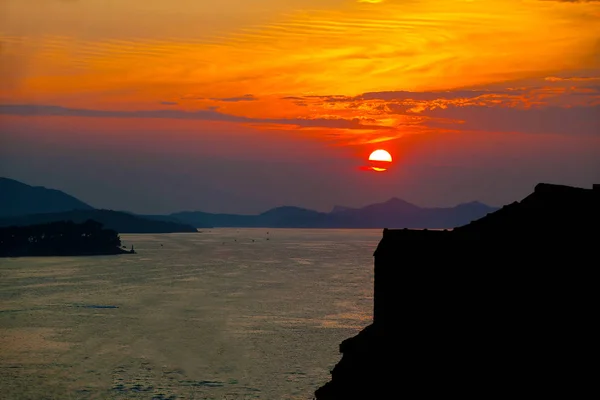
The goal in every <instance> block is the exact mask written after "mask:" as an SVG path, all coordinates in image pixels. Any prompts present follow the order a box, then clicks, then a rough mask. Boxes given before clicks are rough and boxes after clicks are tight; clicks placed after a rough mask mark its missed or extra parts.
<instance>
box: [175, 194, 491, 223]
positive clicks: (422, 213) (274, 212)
mask: <svg viewBox="0 0 600 400" xmlns="http://www.w3.org/2000/svg"><path fill="white" fill-rule="evenodd" d="M496 210H497V208H495V207H490V206H488V205H485V204H482V203H479V202H471V203H465V204H459V205H457V206H455V207H447V208H425V207H419V206H416V205H414V204H411V203H408V202H406V201H404V200H401V199H398V198H392V199H390V200H388V201H386V202H384V203H377V204H371V205H368V206H366V207H362V208H349V207H342V206H335V207H334V208H333V210H332V211H331V212H328V213H324V212H319V211H314V210H308V209H305V208H300V207H290V206H284V207H277V208H273V209H271V210H268V211H266V212H264V213H262V214H257V215H238V214H211V213H206V212H201V211H188V212H180V213H175V214H171V216H173V217H175V218H177V219H178V220H180V221H183V222H186V223H188V224H190V225H194V226H196V227H202V226H206V225H209V226H212V227H215V228H216V227H223V228H225V227H229V228H363V229H369V228H370V229H373V228H375V229H377V228H382V227H384V226H387V227H391V228H415V229H419V228H430V229H435V228H439V229H442V228H452V227H455V226H458V225H463V224H466V223H469V222H471V221H473V220H476V219H479V218H481V217H483V216H485V215H487V214H488V213H491V212H494V211H496Z"/></svg>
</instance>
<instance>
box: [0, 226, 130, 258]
mask: <svg viewBox="0 0 600 400" xmlns="http://www.w3.org/2000/svg"><path fill="white" fill-rule="evenodd" d="M131 253H134V250H133V248H132V249H131V251H126V250H123V249H122V248H121V239H120V238H119V234H118V233H117V232H116V231H114V230H111V229H103V228H102V224H100V223H98V222H96V221H92V220H89V221H86V222H84V223H81V224H76V223H73V222H71V221H62V222H53V223H48V224H40V225H30V226H11V227H6V228H0V257H33V256H93V255H115V254H131Z"/></svg>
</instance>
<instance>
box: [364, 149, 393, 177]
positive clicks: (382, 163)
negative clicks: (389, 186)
mask: <svg viewBox="0 0 600 400" xmlns="http://www.w3.org/2000/svg"><path fill="white" fill-rule="evenodd" d="M391 162H392V156H391V155H390V153H388V152H387V151H385V150H381V149H379V150H375V151H374V152H372V153H371V155H370V156H369V163H370V164H371V167H370V169H371V170H373V171H375V172H383V171H387V169H388V166H389V164H390V163H391Z"/></svg>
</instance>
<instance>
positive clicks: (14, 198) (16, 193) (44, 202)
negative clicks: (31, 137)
mask: <svg viewBox="0 0 600 400" xmlns="http://www.w3.org/2000/svg"><path fill="white" fill-rule="evenodd" d="M497 209H498V208H496V207H490V206H488V205H486V204H483V203H480V202H476V201H474V202H470V203H463V204H459V205H457V206H455V207H446V208H443V207H439V208H425V207H419V206H416V205H414V204H411V203H408V202H406V201H404V200H401V199H398V198H396V197H394V198H391V199H390V200H388V201H386V202H383V203H377V204H371V205H368V206H365V207H361V208H349V207H343V206H335V207H334V208H333V209H332V211H330V212H328V213H325V212H319V211H314V210H309V209H305V208H301V207H293V206H283V207H276V208H272V209H270V210H268V211H265V212H263V213H260V214H255V215H241V214H215V213H207V212H201V211H184V212H177V213H172V214H169V215H143V214H135V213H131V212H125V211H114V210H102V209H96V208H94V207H92V206H90V205H89V204H86V203H84V202H83V201H81V200H79V199H77V198H75V197H73V196H71V195H69V194H67V193H65V192H62V191H60V190H56V189H48V188H45V187H41V186H30V185H27V184H25V183H22V182H19V181H16V180H14V179H9V178H2V177H0V227H2V226H24V225H33V224H40V223H48V222H55V221H65V220H71V221H73V222H77V223H80V222H84V221H86V220H88V219H92V220H95V221H97V222H100V223H102V224H103V225H104V226H105V227H106V228H108V229H114V230H116V231H117V232H119V233H175V232H196V231H197V228H219V227H228V228H377V229H379V228H384V227H385V228H416V229H419V228H429V229H444V228H454V227H457V226H461V225H465V224H467V223H469V222H471V221H474V220H477V219H479V218H481V217H483V216H485V215H487V214H488V213H491V212H494V211H496V210H497Z"/></svg>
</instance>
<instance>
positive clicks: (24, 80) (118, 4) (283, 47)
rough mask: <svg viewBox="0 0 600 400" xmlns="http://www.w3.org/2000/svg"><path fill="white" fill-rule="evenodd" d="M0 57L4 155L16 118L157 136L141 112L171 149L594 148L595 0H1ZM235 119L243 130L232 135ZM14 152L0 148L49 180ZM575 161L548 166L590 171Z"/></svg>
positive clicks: (349, 152) (586, 177)
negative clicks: (514, 140) (504, 140)
mask: <svg viewBox="0 0 600 400" xmlns="http://www.w3.org/2000/svg"><path fill="white" fill-rule="evenodd" d="M0 59H1V61H2V62H0V77H1V78H0V129H1V130H0V134H1V136H0V140H2V144H3V147H4V149H5V151H6V152H12V153H11V154H12V155H13V156H14V154H16V153H14V151H16V150H14V149H16V148H17V147H18V146H17V144H16V143H18V142H19V140H20V139H19V136H18V135H23V133H22V132H28V135H34V137H41V136H42V135H51V136H52V141H53V143H55V144H57V145H58V146H62V147H60V148H61V149H62V150H64V149H67V148H69V146H70V145H69V144H68V141H69V140H71V141H72V140H73V138H72V137H71V136H70V135H69V134H68V132H67V131H69V130H70V131H77V132H79V133H80V134H82V135H85V137H86V138H87V139H81V140H82V142H81V143H82V144H81V145H82V146H85V143H88V144H90V143H95V144H94V146H100V147H101V143H107V145H108V143H109V141H111V140H115V139H114V137H115V135H117V136H118V137H119V140H120V141H121V142H122V143H140V142H144V143H154V142H153V141H152V140H150V139H148V136H146V135H147V132H148V129H149V127H153V130H155V131H161V132H164V134H168V133H170V132H171V131H170V130H171V127H172V126H177V127H178V128H177V129H180V130H179V131H178V132H179V133H177V134H176V135H175V136H177V135H179V136H177V137H178V139H177V143H179V144H178V145H170V146H169V148H170V149H171V150H168V151H169V152H174V153H168V152H167V153H164V155H165V156H168V155H169V154H179V153H181V152H184V153H188V152H189V148H190V145H189V143H192V142H193V143H196V144H197V145H194V146H191V147H192V148H199V150H198V152H199V153H198V154H202V151H201V150H200V149H201V148H207V147H208V148H214V149H213V150H212V153H211V154H222V155H223V157H225V158H227V157H230V158H231V157H234V158H237V159H249V160H251V159H252V158H253V157H254V158H257V159H262V158H263V157H264V155H265V154H270V155H272V156H273V157H274V158H275V159H288V160H289V159H290V158H292V159H294V158H296V159H298V160H300V161H301V159H304V158H305V157H306V158H308V159H310V158H313V157H316V158H319V159H322V158H334V159H338V160H342V159H343V160H346V159H352V158H355V162H356V163H358V164H360V162H361V160H362V158H363V157H364V155H365V154H367V155H368V152H369V151H371V150H372V149H374V148H377V147H384V148H387V149H389V150H390V151H391V152H392V153H395V154H398V155H402V154H406V153H407V151H408V150H407V148H408V145H407V143H409V142H410V143H413V142H414V141H415V140H416V141H419V140H421V141H422V143H430V146H432V147H431V154H434V153H435V150H434V148H435V146H436V143H445V144H444V146H447V147H446V149H447V153H448V154H450V153H451V154H458V153H457V152H460V151H463V150H461V149H459V148H455V147H452V146H454V145H453V144H452V143H454V142H453V141H448V140H447V139H446V138H445V137H444V138H443V139H442V138H441V136H440V135H460V134H468V135H473V134H479V135H481V136H482V137H483V141H484V142H485V140H486V139H485V138H489V141H488V142H485V143H486V144H482V143H484V142H481V141H480V140H478V141H476V142H477V143H473V144H472V145H470V144H469V143H471V142H469V141H467V142H466V143H463V142H462V141H461V146H473V147H472V148H471V149H470V152H471V153H475V154H476V153H477V148H476V147H475V146H484V145H485V146H488V147H489V146H490V145H491V144H492V143H494V140H496V139H493V138H495V137H497V136H496V134H501V133H504V134H506V135H508V134H514V135H522V136H523V142H524V143H525V142H526V143H530V142H536V141H542V140H543V141H545V144H544V146H550V147H551V148H552V150H551V152H552V151H554V149H555V148H556V149H560V148H561V146H562V145H561V143H563V141H564V140H571V141H575V142H576V143H578V145H579V146H580V147H581V149H582V152H584V150H583V149H586V150H585V151H589V149H590V148H596V147H598V137H599V136H600V135H599V134H598V132H600V123H599V122H598V118H599V117H597V115H598V111H600V2H598V1H579V2H577V1H575V2H574V1H552V0H481V1H480V0H402V1H400V0H398V1H395V0H379V1H376V0H369V1H366V0H364V1H353V0H319V1H317V0H302V1H301V0H252V1H250V0H220V1H219V2H212V1H205V0H127V1H117V0H85V1H84V0H3V1H2V3H0ZM57 115H59V116H62V117H58V116H57ZM92 126H93V127H92ZM61 127H65V129H62V128H61ZM225 131H226V132H228V135H231V136H227V138H228V139H227V140H224V139H223V140H221V141H219V140H217V139H216V137H217V136H218V135H217V134H216V133H215V132H225ZM35 135H37V136H35ZM527 135H537V136H536V137H535V138H531V137H530V136H527ZM561 135H564V138H563V137H562V136H561ZM525 136H527V137H525ZM21 137H22V136H21ZM220 137H224V136H223V135H221V136H220ZM242 137H243V138H244V140H245V141H250V142H251V143H250V144H246V145H244V146H243V147H242V148H236V150H232V148H233V147H236V145H235V143H238V140H239V138H242ZM415 137H416V139H415ZM419 137H420V138H421V139H419ZM203 138H204V139H203ZM236 138H238V139H236ZM250 138H251V139H250ZM432 138H433V139H432ZM435 138H439V139H435ZM103 140H104V141H106V142H103ZM202 140H204V141H205V142H206V143H205V145H202ZM86 141H87V142H86ZM187 141H189V142H187ZM221 142H222V143H221ZM211 143H212V144H211ZM214 143H221V144H220V145H218V146H217V145H215V144H214ZM274 143H278V145H274ZM11 146H16V147H14V148H12V147H11ZM148 146H154V144H152V145H150V144H148ZM156 146H159V145H158V144H156ZM177 146H180V147H177ZM211 146H212V147H211ZM278 146H279V147H278ZM448 146H449V147H448ZM552 146H555V148H554V147H552ZM19 148H20V147H19ZM301 148H302V149H311V150H307V151H310V155H306V152H304V153H302V156H300V154H299V153H298V152H297V151H296V152H295V151H294V149H301ZM161 149H164V147H160V146H159V147H156V151H158V152H159V153H160V150H161ZM165 151H167V150H165ZM486 151H487V150H486ZM498 151H499V152H498V153H497V154H496V156H497V157H498V158H499V159H502V158H503V157H504V155H503V154H501V152H500V150H498ZM598 151H599V152H600V150H598ZM65 154H66V156H68V153H65ZM233 154H236V155H235V156H233ZM395 154H394V155H395ZM425 154H427V153H425ZM490 154H491V156H492V157H493V156H494V153H493V151H492V152H491V153H490ZM582 154H583V153H582ZM585 154H588V153H585ZM596 154H597V153H593V154H591V155H589V156H590V157H595V155H596ZM0 155H1V154H0ZM27 156H31V154H29V155H27V154H25V153H23V157H21V159H23V158H25V157H27ZM538 156H539V157H543V156H542V155H538ZM423 157H426V155H423ZM524 157H525V156H524ZM526 157H530V155H527V156H526ZM394 159H395V160H397V161H396V162H397V163H399V164H402V162H403V161H402V160H403V158H402V157H396V156H395V157H394ZM599 159H600V157H599ZM574 161H575V159H574V160H573V162H574ZM248 162H250V161H248ZM340 162H342V161H340ZM344 162H345V161H344ZM482 162H484V161H482ZM536 162H537V161H536ZM567 162H570V161H567ZM15 163H17V161H15ZM15 163H8V162H5V164H4V165H2V164H0V166H3V167H4V168H5V169H6V170H7V171H9V172H11V171H12V172H14V173H15V174H17V175H19V176H20V177H22V178H27V179H30V180H31V179H33V180H34V181H37V182H42V183H43V179H42V178H41V177H39V175H36V173H34V172H33V171H30V170H26V169H24V167H22V166H20V165H17V164H15ZM440 163H442V162H441V160H440ZM548 163H549V165H550V164H552V163H551V162H550V161H548ZM300 164H301V162H300ZM442 164H443V163H442ZM523 165H525V161H523ZM586 165H587V167H586V169H581V170H579V169H574V170H573V171H572V174H571V175H569V176H567V177H564V176H562V175H560V174H558V175H557V176H559V175H560V176H561V178H557V179H559V180H562V181H567V182H564V183H569V182H572V183H588V182H591V181H592V180H594V179H596V180H598V179H599V178H600V172H595V171H589V168H590V165H589V163H588V164H586ZM591 167H592V170H595V169H596V167H598V171H600V164H596V165H591ZM582 168H583V167H582ZM0 172H1V171H0ZM561 173H564V168H563V171H562V172H561ZM398 174H400V172H398ZM0 175H1V174H0ZM388 175H391V174H388ZM550 175H551V174H550ZM550 175H549V176H550ZM19 176H17V177H19ZM396 178H397V179H400V177H399V176H397V177H396ZM396 178H395V179H396ZM542 178H547V177H546V176H534V177H532V178H530V179H532V180H536V179H542ZM65 179H66V178H65ZM306 179H309V178H306ZM360 179H363V178H362V177H361V178H360ZM377 179H381V178H377ZM389 179H392V178H389ZM61 182H62V183H61ZM64 182H66V180H64V181H60V180H58V181H56V183H57V184H62V185H63V186H65V185H66V186H65V187H68V188H69V189H71V191H72V190H77V189H73V188H72V187H70V186H68V185H67V184H65V183H64ZM306 182H308V180H307V181H306ZM394 182H395V181H394ZM535 183H536V182H530V181H523V182H520V183H519V185H521V186H519V189H518V190H517V193H519V194H520V193H522V192H523V191H524V190H525V188H526V187H527V188H529V187H532V185H534V184H535ZM388 184H392V183H391V182H388ZM394 184H395V183H394ZM235 185H236V181H231V185H230V186H235ZM307 185H308V183H307ZM501 191H506V188H505V187H503V188H499V189H498V192H501ZM345 192H348V193H352V190H351V189H350V188H349V187H348V188H346V189H345ZM345 192H344V193H345ZM376 193H378V196H379V197H385V196H387V195H388V194H393V193H392V192H391V191H388V190H387V189H386V190H383V189H381V190H380V191H378V192H377V191H376ZM411 193H412V195H413V197H414V198H415V199H416V200H419V201H421V202H429V203H436V200H434V199H433V198H432V197H431V196H434V195H433V194H431V195H428V194H426V193H429V192H428V191H427V190H424V189H423V190H421V192H419V191H418V190H417V191H416V192H411ZM411 193H409V194H408V195H409V196H410V195H411ZM419 193H421V194H419ZM477 193H478V192H475V193H474V195H477ZM441 195H443V193H438V194H435V196H438V197H439V196H441ZM511 195H512V194H511ZM90 196H91V195H90ZM242 197H243V195H242ZM265 197H269V196H265ZM480 197H481V196H480ZM292 200H293V199H292V198H290V199H287V198H282V199H280V200H278V201H286V202H287V201H292ZM373 200H376V199H373ZM453 200H456V201H459V200H461V199H460V198H456V199H454V198H453ZM489 200H490V201H494V200H496V201H498V202H502V201H505V199H504V198H502V197H498V196H496V197H494V196H492V198H490V199H489ZM89 201H90V202H92V203H93V200H89ZM265 201H267V200H265ZM334 201H335V202H338V201H343V199H337V200H336V199H334V197H331V196H330V197H328V198H327V200H324V199H323V200H322V201H320V200H319V201H315V202H314V204H311V205H312V206H314V207H317V208H318V207H320V208H326V207H328V206H329V205H330V203H332V202H334ZM356 201H359V202H360V201H363V202H368V201H369V200H368V199H367V198H364V199H362V200H356ZM438 202H439V201H438ZM265 204H266V203H265ZM190 206H191V205H190ZM132 207H133V206H132ZM172 207H176V205H172ZM157 208H158V206H157Z"/></svg>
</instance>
